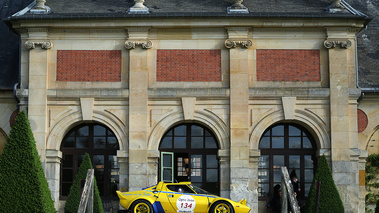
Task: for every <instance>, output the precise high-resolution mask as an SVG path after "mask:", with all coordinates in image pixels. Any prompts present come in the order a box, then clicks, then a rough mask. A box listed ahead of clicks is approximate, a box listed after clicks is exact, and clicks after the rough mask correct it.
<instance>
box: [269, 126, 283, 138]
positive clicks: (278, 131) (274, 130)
mask: <svg viewBox="0 0 379 213" xmlns="http://www.w3.org/2000/svg"><path fill="white" fill-rule="evenodd" d="M271 132H272V136H284V126H283V125H280V126H276V127H274V128H272V129H271Z"/></svg>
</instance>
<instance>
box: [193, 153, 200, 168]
mask: <svg viewBox="0 0 379 213" xmlns="http://www.w3.org/2000/svg"><path fill="white" fill-rule="evenodd" d="M201 159H202V156H201V155H192V157H191V168H202V167H203V166H202V160H201Z"/></svg>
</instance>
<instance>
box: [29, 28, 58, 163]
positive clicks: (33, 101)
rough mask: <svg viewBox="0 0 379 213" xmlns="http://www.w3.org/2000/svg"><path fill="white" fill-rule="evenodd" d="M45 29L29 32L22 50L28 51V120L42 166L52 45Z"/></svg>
mask: <svg viewBox="0 0 379 213" xmlns="http://www.w3.org/2000/svg"><path fill="white" fill-rule="evenodd" d="M47 37H48V30H47V29H33V30H31V31H29V40H27V41H26V42H25V43H24V48H26V49H28V50H29V64H28V69H29V82H30V83H29V88H28V91H29V93H28V108H27V109H28V118H29V120H30V126H31V129H32V131H33V134H34V138H35V140H36V145H37V150H38V153H39V154H40V155H41V159H42V164H43V165H44V163H45V162H44V161H45V160H44V159H45V149H46V137H47V128H48V126H47V87H48V81H47V80H48V61H49V50H50V49H51V48H52V46H53V44H52V43H51V42H50V41H48V40H47Z"/></svg>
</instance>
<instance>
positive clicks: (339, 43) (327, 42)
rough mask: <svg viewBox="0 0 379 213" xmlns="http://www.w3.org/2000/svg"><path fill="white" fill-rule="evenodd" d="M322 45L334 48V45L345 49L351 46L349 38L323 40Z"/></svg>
mask: <svg viewBox="0 0 379 213" xmlns="http://www.w3.org/2000/svg"><path fill="white" fill-rule="evenodd" d="M324 47H325V48H327V49H331V48H336V47H339V48H344V49H347V48H350V47H351V41H349V40H343V41H337V40H325V41H324Z"/></svg>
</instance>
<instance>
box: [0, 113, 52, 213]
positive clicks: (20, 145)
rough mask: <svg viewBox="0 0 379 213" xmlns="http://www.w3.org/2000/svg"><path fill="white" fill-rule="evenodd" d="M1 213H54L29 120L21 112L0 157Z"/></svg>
mask: <svg viewBox="0 0 379 213" xmlns="http://www.w3.org/2000/svg"><path fill="white" fill-rule="evenodd" d="M0 212H7V213H10V212H46V213H50V212H55V208H54V201H53V200H52V198H51V192H50V190H49V186H48V183H47V180H46V177H45V174H44V171H43V169H42V164H41V161H40V157H39V155H38V152H37V148H36V142H35V140H34V136H33V133H32V130H31V129H30V124H29V120H28V118H27V116H26V113H25V112H24V111H22V112H20V113H19V114H18V116H17V117H16V121H15V124H14V125H13V127H12V130H11V132H10V134H9V137H8V139H7V143H6V144H5V147H4V150H3V152H2V154H0Z"/></svg>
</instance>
